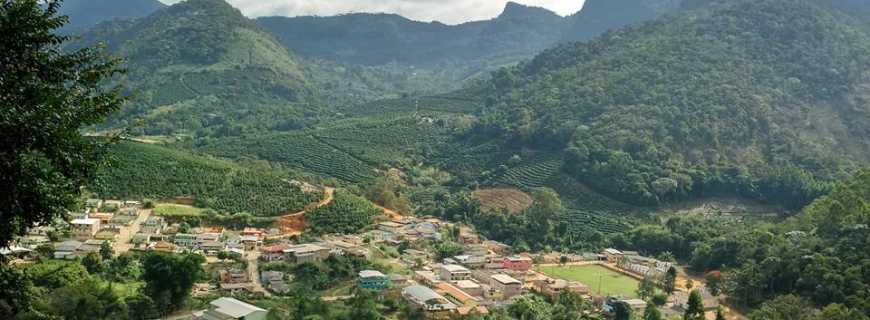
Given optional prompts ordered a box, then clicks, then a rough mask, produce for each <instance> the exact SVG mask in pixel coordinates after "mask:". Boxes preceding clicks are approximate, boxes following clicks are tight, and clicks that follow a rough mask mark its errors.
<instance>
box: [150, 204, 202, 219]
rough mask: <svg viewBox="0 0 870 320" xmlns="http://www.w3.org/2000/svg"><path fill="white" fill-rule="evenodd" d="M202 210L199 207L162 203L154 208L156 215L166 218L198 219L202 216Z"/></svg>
mask: <svg viewBox="0 0 870 320" xmlns="http://www.w3.org/2000/svg"><path fill="white" fill-rule="evenodd" d="M202 210H203V209H200V208H197V207H192V206H185V205H180V204H171V203H160V204H157V205H156V206H154V214H156V215H158V216H164V217H196V216H200V215H202Z"/></svg>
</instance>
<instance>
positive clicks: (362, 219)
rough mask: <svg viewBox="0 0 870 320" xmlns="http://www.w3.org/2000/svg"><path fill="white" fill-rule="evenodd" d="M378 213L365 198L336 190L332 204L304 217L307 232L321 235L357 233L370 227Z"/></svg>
mask: <svg viewBox="0 0 870 320" xmlns="http://www.w3.org/2000/svg"><path fill="white" fill-rule="evenodd" d="M379 214H380V212H379V211H378V209H377V208H375V207H374V206H372V205H371V203H370V202H369V201H368V200H366V199H365V198H362V197H359V196H356V195H353V194H351V193H349V192H348V191H345V190H337V191H336V192H335V199H334V200H333V201H332V203H330V204H327V205H325V206H322V207H320V208H317V209H314V210H312V211H310V212H308V213H307V214H306V215H305V219H306V220H307V223H306V228H307V231H309V232H312V233H315V234H323V233H343V234H353V233H357V232H359V231H360V230H362V229H363V228H366V227H369V226H371V224H372V223H373V222H374V218H375V217H376V216H378V215H379Z"/></svg>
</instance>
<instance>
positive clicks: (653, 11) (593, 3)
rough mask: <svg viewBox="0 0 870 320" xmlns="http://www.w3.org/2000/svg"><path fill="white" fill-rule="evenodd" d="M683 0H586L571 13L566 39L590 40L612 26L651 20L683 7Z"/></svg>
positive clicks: (617, 26)
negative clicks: (577, 10) (578, 9)
mask: <svg viewBox="0 0 870 320" xmlns="http://www.w3.org/2000/svg"><path fill="white" fill-rule="evenodd" d="M681 2H682V0H586V3H585V4H584V5H583V10H580V12H577V13H575V14H574V15H572V16H570V17H568V20H570V22H569V26H568V28H567V29H566V30H565V34H564V36H563V40H565V41H579V40H589V39H591V38H593V37H595V36H598V35H600V34H602V33H604V32H607V31H608V30H612V29H619V28H622V27H624V26H627V25H631V24H634V23H638V22H642V21H646V20H650V19H653V18H656V17H658V16H660V15H662V14H664V13H667V12H670V11H674V10H676V9H678V8H679V7H680V4H681Z"/></svg>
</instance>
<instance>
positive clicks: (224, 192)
mask: <svg viewBox="0 0 870 320" xmlns="http://www.w3.org/2000/svg"><path fill="white" fill-rule="evenodd" d="M110 152H111V154H112V155H113V156H114V157H115V161H117V163H118V165H116V166H113V167H111V168H108V169H105V170H103V171H101V172H100V174H99V178H100V179H99V180H98V182H99V183H97V184H96V185H93V186H91V190H92V191H94V192H96V193H97V194H99V195H100V196H102V197H106V198H120V199H131V198H133V199H143V198H154V199H168V198H169V199H171V198H192V199H195V200H196V204H197V206H200V207H203V208H210V209H214V210H217V211H220V212H225V213H240V212H249V213H252V214H254V215H257V216H276V215H280V214H286V213H289V212H297V211H299V210H302V208H303V207H304V206H306V205H308V204H311V203H315V202H317V201H319V200H320V199H321V195H320V194H319V193H316V192H310V193H306V192H303V191H302V190H301V189H300V187H299V186H296V185H293V184H292V183H291V180H292V179H296V178H299V177H298V176H295V175H293V174H289V173H287V172H285V171H283V170H280V169H273V168H272V167H271V166H269V165H268V164H262V163H261V164H257V163H251V164H249V165H247V166H242V165H238V164H234V163H231V162H227V161H221V160H215V159H210V158H206V157H202V156H197V155H194V154H191V153H189V152H186V151H181V150H174V149H169V148H165V147H160V146H155V145H148V144H140V143H131V142H124V143H120V144H118V145H116V146H114V147H113V148H112V149H110ZM163 207H164V208H165V206H163ZM167 209H168V208H166V209H161V208H158V209H157V211H158V212H162V211H165V210H167Z"/></svg>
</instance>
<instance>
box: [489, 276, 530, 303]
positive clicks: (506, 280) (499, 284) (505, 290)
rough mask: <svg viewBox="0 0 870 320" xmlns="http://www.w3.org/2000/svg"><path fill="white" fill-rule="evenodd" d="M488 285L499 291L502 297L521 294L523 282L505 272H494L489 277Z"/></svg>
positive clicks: (506, 297)
mask: <svg viewBox="0 0 870 320" xmlns="http://www.w3.org/2000/svg"><path fill="white" fill-rule="evenodd" d="M489 286H490V287H492V289H493V290H495V291H498V292H501V295H502V297H503V298H504V299H510V298H511V297H514V296H518V295H521V294H523V283H522V282H520V281H519V280H517V279H514V278H513V277H511V276H509V275H506V274H494V275H492V276H491V277H490V281H489Z"/></svg>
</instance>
